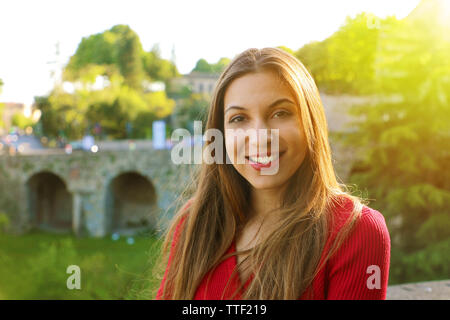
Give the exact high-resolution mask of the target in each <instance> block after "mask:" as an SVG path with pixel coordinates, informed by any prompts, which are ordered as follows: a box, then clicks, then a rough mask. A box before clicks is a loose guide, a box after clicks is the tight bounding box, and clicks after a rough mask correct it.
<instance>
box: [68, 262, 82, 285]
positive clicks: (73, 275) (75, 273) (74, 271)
mask: <svg viewBox="0 0 450 320" xmlns="http://www.w3.org/2000/svg"><path fill="white" fill-rule="evenodd" d="M66 273H68V274H70V276H69V278H67V282H66V285H67V289H69V290H73V289H78V290H79V289H81V270H80V267H79V266H77V265H70V266H68V267H67V270H66Z"/></svg>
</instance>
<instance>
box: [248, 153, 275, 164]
mask: <svg viewBox="0 0 450 320" xmlns="http://www.w3.org/2000/svg"><path fill="white" fill-rule="evenodd" d="M248 158H249V159H250V161H252V162H257V163H261V164H268V163H269V162H271V161H273V156H272V155H271V156H265V157H248Z"/></svg>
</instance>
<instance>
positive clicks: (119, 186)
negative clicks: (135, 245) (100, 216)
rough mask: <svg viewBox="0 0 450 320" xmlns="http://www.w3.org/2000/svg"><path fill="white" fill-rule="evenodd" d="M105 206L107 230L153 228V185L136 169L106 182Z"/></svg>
mask: <svg viewBox="0 0 450 320" xmlns="http://www.w3.org/2000/svg"><path fill="white" fill-rule="evenodd" d="M105 206H106V207H105V213H106V221H107V227H106V229H107V231H108V232H119V233H123V232H128V231H136V230H140V229H152V228H153V227H154V224H155V218H156V217H155V210H156V209H157V195H156V188H155V187H154V185H153V183H152V182H151V180H150V179H149V178H148V177H146V176H144V175H142V174H141V173H139V172H137V171H126V172H122V173H120V174H118V175H116V176H115V177H114V178H113V179H111V180H110V182H109V183H108V184H107V187H106V204H105Z"/></svg>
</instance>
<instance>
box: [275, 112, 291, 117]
mask: <svg viewBox="0 0 450 320" xmlns="http://www.w3.org/2000/svg"><path fill="white" fill-rule="evenodd" d="M280 114H281V117H283V116H285V115H288V114H289V112H287V111H279V112H277V113H275V114H274V115H273V116H274V117H275V118H279V117H280V116H278V117H277V115H280Z"/></svg>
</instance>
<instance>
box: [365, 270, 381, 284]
mask: <svg viewBox="0 0 450 320" xmlns="http://www.w3.org/2000/svg"><path fill="white" fill-rule="evenodd" d="M366 273H368V274H371V276H370V277H369V278H367V288H368V289H370V290H372V289H381V270H380V267H379V266H377V265H374V264H373V265H370V266H368V267H367V270H366Z"/></svg>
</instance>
